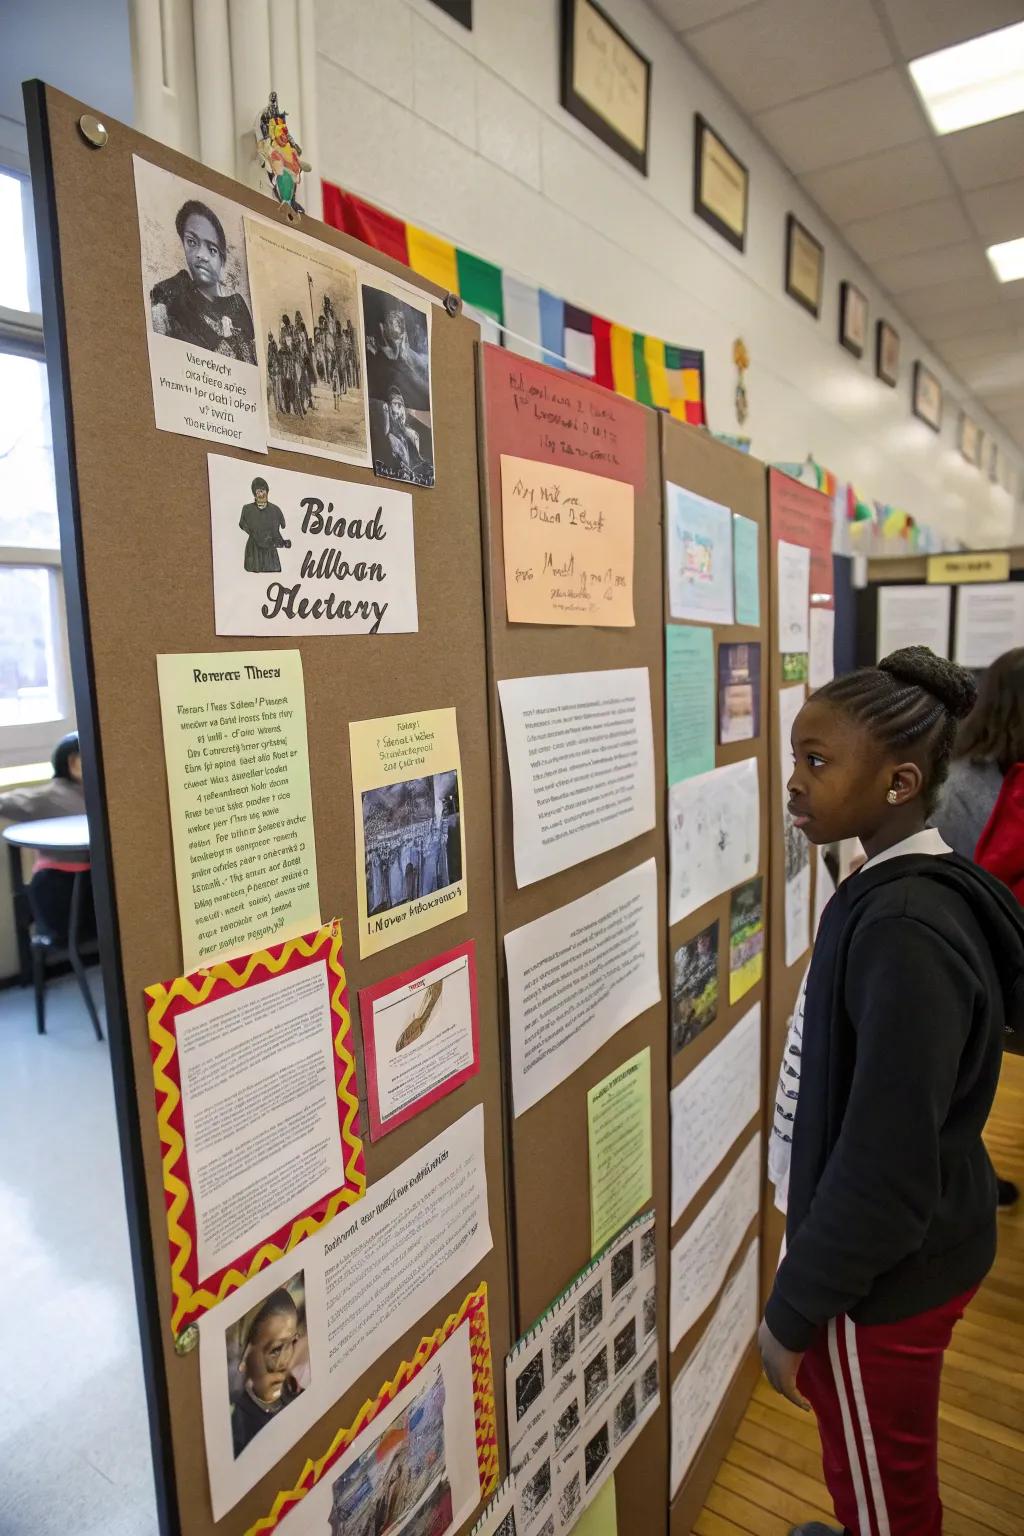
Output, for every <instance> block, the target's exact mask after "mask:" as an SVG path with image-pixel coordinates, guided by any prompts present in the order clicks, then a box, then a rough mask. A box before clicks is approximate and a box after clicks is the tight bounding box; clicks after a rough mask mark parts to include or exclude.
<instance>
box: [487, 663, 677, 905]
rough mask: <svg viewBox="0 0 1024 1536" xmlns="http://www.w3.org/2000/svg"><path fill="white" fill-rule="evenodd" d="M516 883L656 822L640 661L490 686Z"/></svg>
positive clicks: (647, 694) (646, 692)
mask: <svg viewBox="0 0 1024 1536" xmlns="http://www.w3.org/2000/svg"><path fill="white" fill-rule="evenodd" d="M498 696H499V698H500V700H501V717H502V721H503V722H504V726H505V747H506V751H507V753H508V767H509V778H510V780H511V784H512V839H513V848H514V851H515V865H516V884H517V885H518V886H519V887H520V888H521V887H522V886H524V885H531V884H532V883H533V882H534V881H535V880H543V879H545V878H546V877H547V876H548V875H553V874H556V873H557V872H558V871H559V870H562V869H568V868H569V867H570V866H571V865H573V864H580V863H582V862H583V860H584V859H592V858H594V857H595V856H596V855H597V854H599V853H605V852H607V850H608V849H609V848H617V847H618V846H619V844H620V843H627V842H629V841H630V839H631V838H634V837H639V836H640V834H641V833H642V832H648V831H650V829H651V827H653V826H654V820H655V817H654V742H653V737H652V732H651V683H650V673H649V672H648V669H647V668H646V667H623V668H621V669H618V670H615V671H611V672H570V673H564V674H561V675H557V676H554V677H516V678H507V679H504V680H503V681H501V682H499V684H498Z"/></svg>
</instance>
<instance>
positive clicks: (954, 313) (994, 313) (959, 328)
mask: <svg viewBox="0 0 1024 1536" xmlns="http://www.w3.org/2000/svg"><path fill="white" fill-rule="evenodd" d="M903 308H904V309H905V308H906V302H905V301H903ZM1012 323H1013V317H1012V316H1011V315H1010V313H1009V311H1008V310H1007V308H1006V306H1005V305H1004V304H1001V303H998V302H997V303H994V304H981V305H975V306H974V307H964V308H960V307H955V308H952V309H948V310H946V311H944V312H939V311H936V312H935V313H934V314H931V315H925V316H922V317H920V319H919V321H918V330H919V331H920V332H921V334H922V336H923V337H924V338H925V340H926V341H932V342H942V341H948V340H953V339H955V338H957V337H963V336H973V335H975V334H977V333H979V332H982V331H994V330H999V329H1000V328H1001V327H1003V326H1006V325H1010V324H1012Z"/></svg>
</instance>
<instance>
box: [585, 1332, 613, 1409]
mask: <svg viewBox="0 0 1024 1536" xmlns="http://www.w3.org/2000/svg"><path fill="white" fill-rule="evenodd" d="M607 1385H608V1347H607V1345H602V1346H601V1348H600V1349H599V1350H598V1352H597V1354H596V1355H595V1356H594V1358H593V1360H591V1361H590V1362H589V1364H587V1365H586V1366H584V1368H583V1403H584V1407H585V1408H589V1407H590V1406H591V1404H592V1403H595V1402H596V1401H597V1399H598V1398H599V1397H600V1396H601V1393H602V1392H603V1391H604V1389H605V1388H606V1387H607Z"/></svg>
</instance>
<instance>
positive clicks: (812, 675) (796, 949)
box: [761, 469, 835, 1293]
mask: <svg viewBox="0 0 1024 1536" xmlns="http://www.w3.org/2000/svg"><path fill="white" fill-rule="evenodd" d="M768 528H769V535H770V541H771V553H770V563H769V574H770V587H771V612H772V623H771V633H770V636H769V652H770V657H771V663H770V667H769V678H770V690H771V692H770V698H771V712H772V719H771V732H770V734H771V740H772V754H771V758H772V761H771V806H770V824H771V885H772V892H771V909H772V911H773V913H775V914H776V915H777V916H776V921H775V922H774V923H773V924H772V929H771V934H770V941H769V967H768V974H769V983H768V986H769V1008H768V1020H769V1025H768V1049H767V1056H766V1062H765V1095H766V1100H767V1128H768V1133H769V1134H770V1132H771V1122H772V1116H773V1113H774V1105H775V1088H776V1083H777V1081H778V1074H779V1064H780V1062H781V1059H782V1051H783V1047H784V1045H785V1041H786V1031H787V1028H788V1026H789V1020H790V1017H791V1016H792V1013H793V1007H794V1005H795V1003H796V999H797V994H798V992H799V989H800V983H801V981H802V979H803V976H804V973H805V971H806V969H807V967H808V965H809V963H810V948H811V941H812V937H813V934H814V932H815V930H816V927H817V914H818V912H819V910H820V907H821V905H822V904H823V902H824V901H825V900H826V899H827V897H828V895H829V894H830V893H831V881H830V877H829V875H828V873H827V871H826V869H825V866H824V863H823V861H822V858H821V854H820V852H819V851H818V850H817V849H815V848H814V847H813V846H812V845H811V844H810V843H809V842H808V841H807V840H806V839H805V838H804V836H803V835H802V833H800V832H798V831H796V829H795V828H794V827H793V825H792V822H791V821H790V819H789V816H788V815H787V814H786V804H787V800H788V794H787V788H786V786H787V784H788V781H789V777H790V773H791V772H792V767H793V753H792V748H791V744H790V742H791V734H792V727H793V722H794V720H795V719H796V716H797V715H798V714H799V712H800V710H801V708H802V707H803V704H804V702H805V700H806V698H807V696H808V694H809V693H810V692H812V691H813V690H814V689H815V688H820V687H821V686H822V685H823V684H824V683H826V682H828V681H829V679H830V678H831V677H832V673H833V656H834V643H833V642H834V629H835V604H834V595H833V564H832V508H831V504H830V503H829V501H828V498H827V497H825V496H823V495H822V494H821V492H819V491H815V490H812V489H811V488H810V487H809V486H806V485H801V484H800V483H799V481H796V480H792V479H790V478H789V476H788V475H784V474H782V473H781V472H780V471H779V470H776V469H772V470H769V472H768ZM764 1204H765V1218H764V1224H763V1251H762V1255H761V1274H762V1284H763V1287H764V1290H765V1292H766V1293H767V1291H768V1290H769V1289H770V1287H771V1280H772V1276H773V1275H774V1273H775V1270H776V1268H777V1266H778V1261H779V1250H780V1244H781V1241H782V1234H783V1230H784V1226H785V1223H784V1220H783V1218H782V1216H781V1214H780V1213H779V1212H778V1211H776V1209H775V1207H774V1203H773V1192H772V1189H771V1187H770V1185H769V1186H768V1188H767V1189H766V1193H765V1202H764Z"/></svg>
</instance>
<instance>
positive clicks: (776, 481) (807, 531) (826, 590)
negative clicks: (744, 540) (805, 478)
mask: <svg viewBox="0 0 1024 1536" xmlns="http://www.w3.org/2000/svg"><path fill="white" fill-rule="evenodd" d="M768 499H769V506H770V509H771V513H770V515H771V530H772V539H773V541H775V542H777V541H778V540H780V539H782V540H784V541H785V542H786V543H787V544H802V545H804V546H805V547H806V548H807V550H808V551H809V565H808V574H809V588H810V591H809V596H810V602H811V605H812V606H813V607H825V608H831V607H832V606H833V605H834V599H835V577H834V574H833V564H832V502H831V501H830V499H829V498H828V497H827V496H826V495H825V494H824V493H823V492H822V491H819V490H816V489H815V488H814V487H813V486H810V485H804V484H802V482H801V481H799V480H794V479H793V477H792V475H787V474H785V473H784V471H782V470H781V469H772V470H769V472H768ZM790 649H791V650H794V651H795V650H806V649H807V647H806V646H795V645H794V646H791V647H790Z"/></svg>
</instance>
